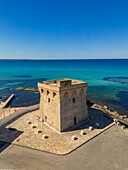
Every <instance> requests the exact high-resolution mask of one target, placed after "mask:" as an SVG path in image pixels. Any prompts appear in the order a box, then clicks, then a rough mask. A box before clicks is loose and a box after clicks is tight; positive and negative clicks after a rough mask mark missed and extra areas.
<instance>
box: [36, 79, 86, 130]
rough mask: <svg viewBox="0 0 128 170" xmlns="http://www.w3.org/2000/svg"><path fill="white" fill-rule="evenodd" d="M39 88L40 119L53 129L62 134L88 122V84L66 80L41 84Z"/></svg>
mask: <svg viewBox="0 0 128 170" xmlns="http://www.w3.org/2000/svg"><path fill="white" fill-rule="evenodd" d="M38 88H39V91H40V117H41V119H42V120H43V121H44V122H45V123H47V124H48V125H49V126H51V127H52V128H54V129H56V130H57V131H59V132H62V131H65V130H67V129H69V128H70V127H73V126H75V125H77V124H79V123H81V122H84V121H85V120H87V118H88V112H87V105H86V90H87V83H86V82H83V81H79V80H72V79H66V78H64V79H59V80H51V81H44V82H40V83H38Z"/></svg>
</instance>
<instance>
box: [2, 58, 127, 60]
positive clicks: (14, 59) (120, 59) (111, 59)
mask: <svg viewBox="0 0 128 170" xmlns="http://www.w3.org/2000/svg"><path fill="white" fill-rule="evenodd" d="M121 59H122V60H124V59H128V58H47V59H46V58H43V59H41V58H29V59H26V58H10V59H9V58H6V59H4V58H1V59H0V60H121Z"/></svg>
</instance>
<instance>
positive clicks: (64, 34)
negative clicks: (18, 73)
mask: <svg viewBox="0 0 128 170" xmlns="http://www.w3.org/2000/svg"><path fill="white" fill-rule="evenodd" d="M6 58H8V59H11V58H13V59H21V58H28V59H31V58H32V59H48V58H128V0H0V59H6Z"/></svg>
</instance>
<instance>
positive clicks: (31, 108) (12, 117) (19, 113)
mask: <svg viewBox="0 0 128 170" xmlns="http://www.w3.org/2000/svg"><path fill="white" fill-rule="evenodd" d="M38 109H39V104H36V105H33V106H29V107H26V108H23V109H22V110H19V111H16V112H14V113H12V114H10V115H8V116H7V117H5V118H4V119H2V120H0V127H1V126H3V125H5V124H7V123H9V122H12V121H13V120H16V119H18V118H19V117H21V116H22V115H24V114H26V113H28V112H31V111H34V110H38Z"/></svg>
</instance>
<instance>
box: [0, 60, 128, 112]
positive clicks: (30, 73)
mask: <svg viewBox="0 0 128 170" xmlns="http://www.w3.org/2000/svg"><path fill="white" fill-rule="evenodd" d="M64 77H66V78H73V79H81V80H84V81H87V82H88V86H89V87H88V91H87V94H88V96H91V99H92V100H94V101H96V102H99V103H103V104H106V105H108V106H109V107H110V108H113V109H115V110H117V111H118V112H120V113H121V114H128V104H127V103H128V59H115V60H0V96H1V97H2V98H3V100H5V99H6V98H7V97H8V95H9V94H11V93H16V94H17V97H16V98H15V100H14V101H13V102H12V103H11V106H13V107H14V106H21V105H30V104H34V103H37V102H39V94H35V93H28V92H20V91H16V90H15V88H16V87H36V86H37V82H38V81H43V80H49V79H56V78H64ZM106 77H111V79H107V80H106V79H105V80H104V78H106ZM114 77H116V80H115V79H113V78H114ZM121 80H123V81H121Z"/></svg>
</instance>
